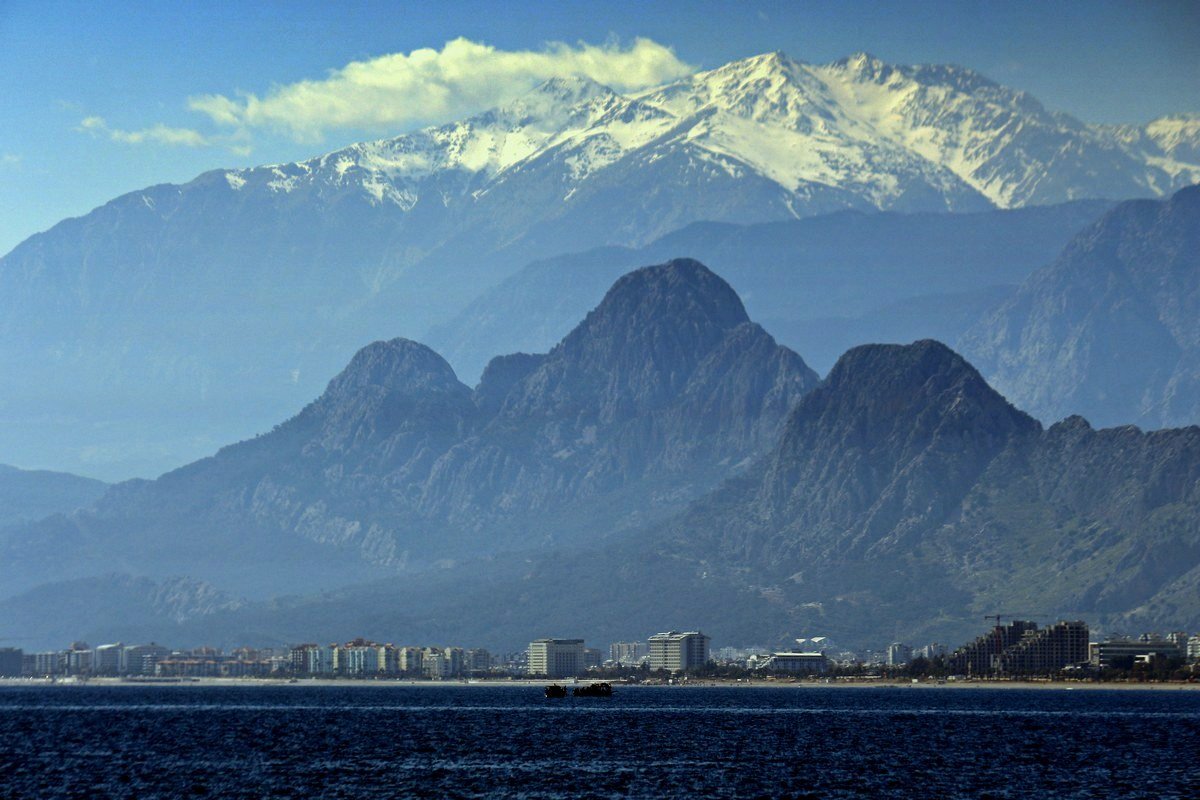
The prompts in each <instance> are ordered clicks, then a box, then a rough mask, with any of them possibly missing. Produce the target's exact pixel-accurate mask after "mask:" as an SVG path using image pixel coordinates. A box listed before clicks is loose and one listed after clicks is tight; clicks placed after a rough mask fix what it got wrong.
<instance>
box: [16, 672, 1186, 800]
mask: <svg viewBox="0 0 1200 800" xmlns="http://www.w3.org/2000/svg"><path fill="white" fill-rule="evenodd" d="M0 796H2V797H4V798H27V797H28V798H43V797H84V796H86V797H89V798H107V797H136V798H146V797H171V798H177V797H184V798H186V797H233V798H241V797H245V798H272V797H280V798H284V797H306V798H323V797H333V798H341V797H346V798H350V797H353V798H368V797H369V798H381V797H397V796H406V797H435V798H438V797H516V798H575V797H597V798H605V797H645V798H685V797H686V798H692V797H730V798H755V797H770V798H774V797H798V798H843V797H845V798H849V797H884V798H893V797H903V798H908V797H912V798H917V797H920V798H973V799H974V798H1188V799H1189V800H1195V799H1196V798H1200V692H1194V691H1183V690H1163V691H1120V690H1111V691H1110V690H1078V691H1066V690H1057V691H1056V690H1045V689H1043V690H1025V689H1004V690H999V689H960V688H940V689H939V688H921V687H908V686H900V687H872V688H839V687H801V688H793V687H787V688H755V687H746V688H739V687H711V688H709V687H705V688H697V687H688V688H676V687H620V686H618V687H617V689H616V692H615V694H614V695H613V696H612V697H611V698H573V697H569V698H566V699H561V700H549V699H546V698H545V697H544V696H543V691H542V687H540V686H532V685H515V686H489V685H463V686H451V687H433V686H419V685H418V686H398V685H345V686H341V685H325V686H305V685H303V684H292V685H288V684H284V685H259V684H253V683H251V684H250V685H247V686H240V685H239V686H211V685H171V686H107V687H102V686H95V685H84V686H70V687H67V686H6V687H2V688H0Z"/></svg>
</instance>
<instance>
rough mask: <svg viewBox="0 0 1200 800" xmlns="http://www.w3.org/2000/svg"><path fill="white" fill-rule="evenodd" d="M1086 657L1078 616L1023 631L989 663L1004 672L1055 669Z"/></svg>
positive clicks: (1085, 637)
mask: <svg viewBox="0 0 1200 800" xmlns="http://www.w3.org/2000/svg"><path fill="white" fill-rule="evenodd" d="M1087 660H1088V626H1087V623H1086V622H1081V621H1079V620H1076V621H1073V622H1068V621H1063V622H1056V623H1055V624H1053V625H1051V626H1050V627H1048V628H1042V629H1041V630H1038V631H1026V632H1025V633H1024V634H1023V635H1022V636H1021V638H1020V639H1019V640H1017V642H1016V643H1014V644H1013V645H1011V646H1010V647H1008V648H1007V649H1005V651H1004V652H1003V653H1001V654H1000V655H999V657H998V658H996V659H994V661H993V665H994V666H995V668H996V670H997V671H998V672H1002V673H1005V674H1008V675H1029V674H1035V675H1036V674H1044V673H1048V672H1057V671H1058V670H1060V669H1062V668H1064V667H1069V666H1071V665H1073V664H1082V663H1084V662H1086V661H1087Z"/></svg>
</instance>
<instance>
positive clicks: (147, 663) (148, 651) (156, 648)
mask: <svg viewBox="0 0 1200 800" xmlns="http://www.w3.org/2000/svg"><path fill="white" fill-rule="evenodd" d="M170 655H171V651H170V650H169V649H167V648H166V647H163V646H162V645H159V644H154V643H153V642H151V643H150V644H130V645H126V646H125V648H124V649H123V650H122V651H121V674H122V675H153V674H154V665H155V664H157V663H158V662H159V661H161V660H162V659H164V658H167V657H168V656H170Z"/></svg>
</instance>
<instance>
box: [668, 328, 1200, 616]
mask: <svg viewBox="0 0 1200 800" xmlns="http://www.w3.org/2000/svg"><path fill="white" fill-rule="evenodd" d="M1198 520H1200V428H1194V427H1193V428H1183V429H1178V430H1168V431H1157V432H1154V433H1143V432H1141V431H1139V430H1137V429H1136V428H1132V427H1126V428H1116V429H1110V430H1101V431H1096V430H1093V429H1092V428H1091V427H1090V426H1089V425H1088V424H1087V423H1086V422H1085V421H1084V420H1082V418H1079V417H1073V418H1071V419H1068V420H1066V421H1064V422H1063V423H1060V424H1058V425H1055V426H1053V427H1051V428H1050V429H1049V430H1046V431H1043V430H1042V428H1041V426H1040V425H1039V424H1038V423H1037V422H1036V421H1035V420H1033V419H1032V418H1030V417H1028V416H1027V415H1025V414H1024V413H1022V412H1020V411H1018V410H1016V409H1015V408H1013V407H1012V406H1011V405H1010V404H1008V403H1007V402H1006V401H1005V400H1004V398H1003V397H1001V396H1000V395H999V394H998V393H996V392H995V391H994V390H993V389H991V388H990V387H989V386H988V385H987V384H986V383H985V382H984V380H983V379H982V378H981V377H980V375H979V373H978V372H977V371H976V370H975V369H974V368H973V367H971V366H970V365H969V364H967V363H966V362H965V361H964V360H963V359H962V358H961V357H959V356H958V355H956V354H954V353H953V352H952V351H950V350H949V349H948V348H946V347H944V346H943V345H940V344H938V343H936V342H918V343H916V344H913V345H910V346H905V347H891V346H887V347H884V346H868V347H861V348H856V349H855V350H852V351H850V352H849V353H847V354H846V356H844V357H843V358H842V359H841V360H840V361H839V362H838V365H837V366H836V367H835V368H834V370H833V371H832V372H831V374H830V375H829V377H828V378H827V380H826V381H825V382H824V383H823V384H822V385H821V386H820V387H819V388H818V389H816V390H814V391H813V392H811V393H810V394H808V395H807V396H806V397H805V398H804V399H803V400H802V401H801V402H800V404H799V405H798V406H797V408H796V410H795V411H794V412H793V414H792V416H791V417H790V419H789V421H788V424H787V426H786V428H785V431H784V433H783V436H782V438H781V441H780V444H779V446H778V447H777V448H776V449H775V450H774V451H773V452H772V453H771V454H770V455H769V456H767V457H766V458H765V459H764V460H763V461H762V462H761V463H760V464H759V465H758V466H757V467H756V468H755V469H754V470H752V471H751V472H750V473H749V474H748V475H747V477H745V478H743V479H741V480H737V481H732V482H730V483H729V484H727V485H726V486H725V487H723V488H722V489H720V490H717V491H716V492H714V493H713V494H712V495H710V496H709V497H707V498H705V499H704V500H702V501H700V502H699V503H698V504H697V505H696V506H695V507H693V508H692V509H691V510H689V512H687V513H686V514H685V515H683V516H682V517H680V518H679V519H678V520H677V521H675V522H673V523H672V524H671V525H669V526H668V527H667V528H666V529H664V530H665V537H666V538H665V539H664V547H663V550H662V552H663V553H664V555H665V554H668V553H670V554H673V555H672V556H671V557H672V558H678V554H679V553H687V554H688V558H689V559H690V560H691V561H692V563H693V564H694V565H695V569H696V570H697V573H701V572H703V573H705V574H709V575H723V576H725V577H726V579H728V580H737V579H739V578H738V576H740V575H742V574H749V575H754V576H756V579H757V581H758V582H761V583H766V584H769V585H771V586H773V587H774V589H775V590H777V591H778V593H779V594H778V599H779V600H780V602H781V603H784V604H785V605H789V607H790V608H791V609H792V613H793V614H794V618H795V619H796V624H797V625H801V624H820V625H825V626H829V625H834V624H839V625H846V626H848V627H850V628H860V629H861V628H862V626H865V625H869V622H868V621H867V620H869V619H870V616H871V615H872V614H873V613H879V614H882V615H883V616H885V617H887V618H888V619H890V620H893V621H896V624H900V625H902V626H906V627H907V629H908V630H911V631H912V634H910V635H940V634H938V633H937V630H938V628H937V626H938V624H945V625H948V626H949V619H948V618H949V617H952V616H958V617H959V618H960V619H961V620H962V627H961V630H963V631H965V630H966V629H967V628H968V625H967V622H966V621H967V620H968V619H969V618H970V617H971V616H972V615H975V616H977V615H978V614H982V613H986V611H987V609H989V608H1012V609H1014V613H1016V612H1017V611H1020V612H1021V613H1025V614H1029V615H1038V614H1045V615H1047V616H1051V615H1069V614H1076V615H1082V616H1085V617H1087V618H1089V619H1092V620H1093V621H1094V622H1096V623H1098V624H1099V625H1101V626H1104V625H1110V626H1119V625H1121V624H1122V621H1123V620H1127V619H1128V618H1129V617H1130V616H1131V615H1132V616H1138V617H1140V618H1141V619H1147V618H1149V617H1150V616H1151V614H1150V613H1149V612H1148V609H1155V611H1156V613H1158V614H1159V617H1158V619H1160V620H1162V622H1161V623H1160V624H1165V622H1166V621H1168V620H1170V622H1171V624H1173V625H1177V626H1178V625H1183V626H1184V627H1187V626H1188V625H1191V624H1194V623H1195V621H1196V620H1197V619H1198V618H1200V603H1198V602H1196V601H1195V600H1194V599H1189V600H1185V599H1184V597H1185V595H1184V587H1190V586H1194V585H1195V584H1196V576H1197V575H1200V523H1198ZM872 609H874V611H873V610H872ZM901 620H902V621H903V622H899V621H901ZM939 620H940V623H939Z"/></svg>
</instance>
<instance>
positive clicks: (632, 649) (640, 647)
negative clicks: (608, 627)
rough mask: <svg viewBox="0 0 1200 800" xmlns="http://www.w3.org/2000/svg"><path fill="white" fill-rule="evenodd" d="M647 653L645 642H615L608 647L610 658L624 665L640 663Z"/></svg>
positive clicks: (619, 664)
mask: <svg viewBox="0 0 1200 800" xmlns="http://www.w3.org/2000/svg"><path fill="white" fill-rule="evenodd" d="M645 655H646V643H645V642H613V643H612V644H611V645H609V648H608V657H609V659H610V660H612V661H613V662H614V663H615V664H617V665H618V666H622V667H631V666H635V665H637V664H640V663H641V661H642V657H643V656H645Z"/></svg>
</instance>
